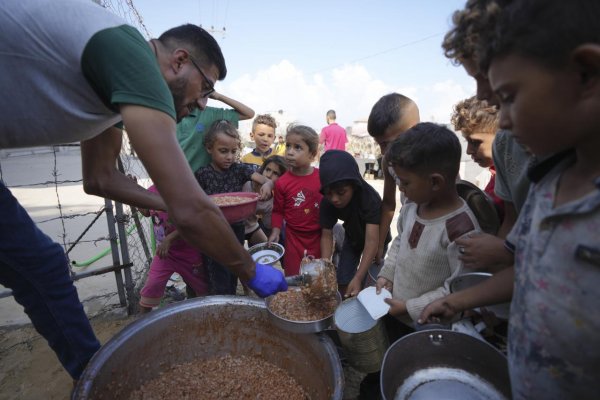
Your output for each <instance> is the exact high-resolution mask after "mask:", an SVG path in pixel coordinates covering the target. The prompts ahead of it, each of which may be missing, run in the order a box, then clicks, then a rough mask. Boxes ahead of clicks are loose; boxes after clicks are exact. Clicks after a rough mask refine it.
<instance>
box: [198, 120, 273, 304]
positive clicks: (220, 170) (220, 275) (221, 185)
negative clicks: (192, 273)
mask: <svg viewBox="0 0 600 400" xmlns="http://www.w3.org/2000/svg"><path fill="white" fill-rule="evenodd" d="M204 147H205V148H206V151H207V152H208V154H209V155H210V156H211V159H212V160H211V162H210V164H209V165H207V166H206V167H201V168H200V169H198V171H196V179H197V180H198V183H199V184H200V186H201V187H202V189H204V191H205V192H206V194H209V195H210V194H216V193H231V192H241V191H242V186H243V185H244V183H246V182H247V181H250V180H251V181H253V182H256V183H258V184H260V185H262V186H261V187H260V190H259V193H260V200H266V199H268V198H270V197H271V196H272V192H273V182H271V180H270V179H267V178H266V177H264V176H263V175H261V174H259V173H257V172H254V168H253V167H252V166H251V165H248V164H242V163H239V162H237V161H238V159H239V151H240V148H241V139H240V135H239V133H238V131H237V130H236V129H235V127H234V126H233V125H232V124H231V123H230V122H228V121H225V120H223V121H217V122H215V123H213V124H212V125H211V127H210V128H209V130H208V131H207V132H206V136H204ZM231 228H232V229H233V231H234V232H235V234H236V236H237V238H238V240H239V241H240V243H244V223H243V222H239V223H235V224H233V225H231ZM204 261H205V265H206V267H207V270H208V273H209V279H210V293H211V294H235V293H236V287H237V277H236V276H235V275H234V274H233V273H231V272H230V271H229V270H228V269H227V268H225V267H224V266H222V265H220V264H218V263H217V262H215V261H214V260H212V259H210V258H208V257H205V258H204Z"/></svg>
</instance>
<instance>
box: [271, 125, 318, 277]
mask: <svg viewBox="0 0 600 400" xmlns="http://www.w3.org/2000/svg"><path fill="white" fill-rule="evenodd" d="M285 146H286V150H285V160H286V162H287V164H288V168H289V169H288V171H287V172H286V173H285V174H283V176H282V177H281V178H279V179H278V180H277V182H275V193H274V196H273V215H272V220H271V222H272V226H273V231H272V232H271V234H270V235H269V243H270V242H278V241H279V235H280V233H281V227H282V225H283V221H284V220H285V257H284V259H283V268H284V271H285V275H286V276H290V275H297V274H298V273H299V272H300V261H301V260H302V257H303V255H304V252H305V251H306V254H307V255H311V256H314V257H315V258H320V257H321V243H320V241H321V226H320V225H319V204H320V203H321V198H322V197H323V196H322V195H321V192H320V189H321V182H320V180H319V170H318V169H317V168H315V167H312V166H311V165H310V164H311V163H312V162H313V161H314V160H315V158H316V156H317V150H318V147H319V135H318V134H317V132H315V131H314V129H312V128H310V127H308V126H303V125H291V126H290V127H289V128H288V130H287V135H286V143H285Z"/></svg>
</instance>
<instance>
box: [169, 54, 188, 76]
mask: <svg viewBox="0 0 600 400" xmlns="http://www.w3.org/2000/svg"><path fill="white" fill-rule="evenodd" d="M188 61H189V54H188V52H187V50H185V49H175V50H173V52H172V53H171V60H170V62H171V69H173V72H175V73H176V74H177V73H179V72H181V69H182V68H183V64H185V63H186V62H188Z"/></svg>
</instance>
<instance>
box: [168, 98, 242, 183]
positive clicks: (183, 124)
mask: <svg viewBox="0 0 600 400" xmlns="http://www.w3.org/2000/svg"><path fill="white" fill-rule="evenodd" d="M223 119H225V120H227V121H229V122H231V123H233V124H234V125H235V127H236V128H237V127H238V121H239V120H240V114H238V112H237V111H235V110H232V109H226V108H215V107H206V108H205V109H204V110H200V109H198V108H196V109H195V110H194V111H193V112H192V113H190V114H188V115H187V116H186V117H185V118H183V119H182V120H181V121H180V122H179V123H178V124H177V141H178V142H179V145H180V146H181V149H182V150H183V153H184V154H185V159H186V160H187V162H188V163H189V164H190V168H192V171H194V172H196V171H197V170H198V169H199V168H201V167H206V166H207V165H208V164H210V156H209V155H208V153H207V152H206V149H205V148H204V143H202V142H203V140H204V134H205V133H206V131H207V130H208V128H210V126H211V125H212V124H213V122H215V121H220V120H223Z"/></svg>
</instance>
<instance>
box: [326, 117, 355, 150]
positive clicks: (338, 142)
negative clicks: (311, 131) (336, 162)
mask: <svg viewBox="0 0 600 400" xmlns="http://www.w3.org/2000/svg"><path fill="white" fill-rule="evenodd" d="M319 143H325V151H327V150H346V143H348V138H347V137H346V130H345V129H344V128H342V127H341V126H339V125H338V124H336V123H335V122H333V123H331V124H329V125H327V126H326V127H325V128H323V129H322V130H321V136H320V138H319Z"/></svg>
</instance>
